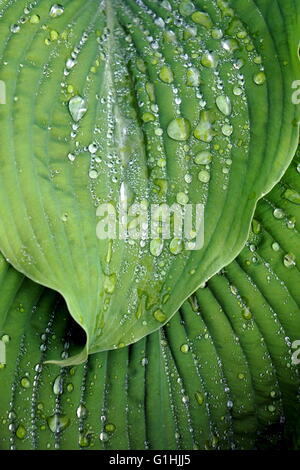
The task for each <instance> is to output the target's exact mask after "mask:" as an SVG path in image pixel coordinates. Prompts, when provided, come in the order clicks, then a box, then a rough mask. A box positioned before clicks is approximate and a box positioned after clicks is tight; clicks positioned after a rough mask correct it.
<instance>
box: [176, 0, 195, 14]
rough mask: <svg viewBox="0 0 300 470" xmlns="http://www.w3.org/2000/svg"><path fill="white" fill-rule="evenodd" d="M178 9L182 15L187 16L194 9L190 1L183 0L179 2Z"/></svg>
mask: <svg viewBox="0 0 300 470" xmlns="http://www.w3.org/2000/svg"><path fill="white" fill-rule="evenodd" d="M179 11H180V13H181V14H182V15H183V16H189V15H191V14H192V13H193V12H194V11H195V7H194V5H193V3H192V2H189V1H187V0H185V1H183V2H180V6H179Z"/></svg>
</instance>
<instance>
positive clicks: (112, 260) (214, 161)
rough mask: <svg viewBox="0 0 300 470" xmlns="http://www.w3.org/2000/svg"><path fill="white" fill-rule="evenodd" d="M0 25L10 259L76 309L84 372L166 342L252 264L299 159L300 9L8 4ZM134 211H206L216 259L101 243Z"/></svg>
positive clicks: (5, 227) (244, 4) (1, 178)
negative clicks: (119, 351)
mask: <svg viewBox="0 0 300 470" xmlns="http://www.w3.org/2000/svg"><path fill="white" fill-rule="evenodd" d="M24 7H26V8H25V10H24ZM0 13H1V23H0V39H1V41H0V43H1V46H0V56H1V68H0V76H1V80H2V81H3V82H5V84H6V105H3V106H1V109H0V112H1V126H0V139H1V151H0V162H1V171H0V201H1V204H0V208H1V209H0V216H1V221H2V224H1V227H0V248H1V250H2V252H3V253H4V255H5V257H6V258H7V259H8V260H9V261H10V263H11V264H12V265H13V266H14V267H15V268H17V269H18V270H19V271H21V272H22V273H24V274H26V275H27V276H28V277H29V278H31V279H33V280H35V281H37V282H39V283H41V284H43V285H45V286H48V287H50V288H52V289H54V290H56V291H59V292H60V293H61V294H62V295H63V297H64V298H65V300H66V302H67V305H68V308H69V310H70V312H71V314H72V316H73V317H74V319H75V320H76V321H77V322H78V323H79V324H80V325H81V326H82V327H83V329H84V330H85V332H86V336H87V343H86V347H85V348H84V349H83V351H82V352H81V354H80V356H78V357H75V358H73V359H71V362H74V363H75V362H81V361H83V360H84V359H85V357H86V355H87V353H94V352H97V351H101V350H106V349H112V348H116V347H121V346H124V345H127V344H130V343H133V342H135V341H137V340H138V339H140V338H142V337H143V336H145V335H147V334H148V333H150V332H152V331H154V330H156V329H158V328H159V327H160V326H161V325H162V324H164V323H166V322H167V320H169V319H170V317H171V316H172V315H173V313H174V312H175V311H176V310H177V309H178V308H179V306H180V305H181V304H182V302H183V301H184V299H186V298H187V297H188V295H189V294H191V293H192V292H193V291H195V289H196V288H198V287H199V285H201V284H202V283H203V282H204V281H206V280H207V279H209V278H210V277H211V276H212V275H213V274H214V273H216V272H217V271H218V270H219V269H220V268H221V267H222V266H224V265H226V264H227V263H229V262H230V261H231V260H232V259H233V258H234V257H235V256H236V254H237V253H238V252H239V251H240V249H241V248H242V246H243V244H244V242H245V240H246V237H247V234H248V229H249V224H250V220H251V217H252V214H253V211H254V207H255V204H256V202H257V200H258V199H259V198H260V197H261V196H262V195H263V194H265V193H266V192H267V191H269V190H270V189H271V187H272V186H273V185H274V183H275V182H276V181H278V179H279V178H280V177H281V175H282V173H283V172H284V170H285V169H286V167H287V165H288V163H289V162H290V160H291V158H292V156H293V153H294V150H295V145H296V138H297V134H298V126H297V122H298V118H299V109H298V108H299V107H297V106H296V104H295V103H293V101H292V93H293V91H295V92H296V90H294V89H293V88H292V86H294V82H295V81H296V80H297V79H298V78H299V59H298V39H299V24H298V19H299V5H298V3H297V2H294V1H292V0H284V1H283V0H281V1H279V0H277V1H274V0H257V1H256V2H254V1H252V0H247V1H245V0H232V1H230V2H225V1H223V0H218V1H201V2H200V1H199V2H198V1H197V2H196V1H195V2H179V1H176V0H174V1H167V2H166V1H164V2H157V1H146V0H145V1H133V0H129V1H125V0H124V1H123V0H112V1H89V2H86V1H83V0H73V1H67V0H65V1H62V2H61V6H59V7H57V6H55V5H54V6H53V4H52V3H51V2H49V1H46V0H40V1H36V2H33V3H32V4H31V7H28V6H27V3H26V2H24V1H23V0H21V1H20V0H18V1H11V0H9V1H2V2H1V11H0ZM295 83H296V82H295ZM120 199H121V201H123V200H124V199H126V200H127V201H128V203H129V205H133V204H136V203H144V204H145V201H147V202H148V204H149V205H150V204H160V203H167V204H169V205H170V206H171V205H172V204H173V203H176V202H177V203H179V205H180V204H181V205H185V204H186V203H187V202H189V203H191V204H194V205H195V204H200V203H201V204H203V205H204V221H205V226H204V246H203V247H202V249H199V250H194V251H193V250H192V251H189V250H187V249H182V244H181V243H180V241H178V240H177V239H173V240H165V241H164V242H162V241H161V239H160V236H159V238H158V239H156V238H154V240H151V241H150V240H146V241H144V242H143V240H130V239H125V240H122V239H119V238H116V239H114V237H113V234H111V235H110V238H111V239H110V240H103V239H99V238H97V235H96V229H97V227H98V232H97V234H98V236H99V222H100V219H99V217H97V214H96V209H97V207H98V206H99V205H100V204H103V203H111V204H112V205H113V207H114V208H116V209H118V210H119V209H120V204H119V201H120ZM98 215H99V213H98ZM130 222H131V223H134V220H133V221H132V220H130ZM129 238H130V237H129ZM175 238H176V237H175ZM185 248H186V246H185ZM157 338H158V336H157ZM151 341H152V340H151ZM124 354H125V353H124ZM69 363H70V361H69Z"/></svg>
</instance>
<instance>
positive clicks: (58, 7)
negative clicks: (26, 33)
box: [49, 3, 65, 18]
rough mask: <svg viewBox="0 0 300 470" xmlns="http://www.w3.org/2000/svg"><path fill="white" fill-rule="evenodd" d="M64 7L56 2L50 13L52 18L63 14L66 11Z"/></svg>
mask: <svg viewBox="0 0 300 470" xmlns="http://www.w3.org/2000/svg"><path fill="white" fill-rule="evenodd" d="M64 10H65V9H64V7H63V6H62V5H59V4H58V3H54V5H52V7H51V8H50V11H49V15H50V16H51V18H57V17H58V16H61V15H62V14H63V12H64Z"/></svg>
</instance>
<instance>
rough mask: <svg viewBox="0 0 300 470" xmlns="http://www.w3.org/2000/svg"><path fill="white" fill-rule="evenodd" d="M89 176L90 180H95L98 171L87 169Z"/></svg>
mask: <svg viewBox="0 0 300 470" xmlns="http://www.w3.org/2000/svg"><path fill="white" fill-rule="evenodd" d="M89 177H90V178H91V179H92V180H95V179H97V178H98V171H97V170H90V171H89Z"/></svg>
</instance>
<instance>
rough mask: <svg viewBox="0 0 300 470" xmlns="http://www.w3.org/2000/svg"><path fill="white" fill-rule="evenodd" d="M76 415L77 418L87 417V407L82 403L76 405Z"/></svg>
mask: <svg viewBox="0 0 300 470" xmlns="http://www.w3.org/2000/svg"><path fill="white" fill-rule="evenodd" d="M76 415H77V418H78V419H85V418H86V417H87V409H86V407H85V406H84V405H83V404H82V403H81V404H80V405H79V406H78V408H77V410H76Z"/></svg>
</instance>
